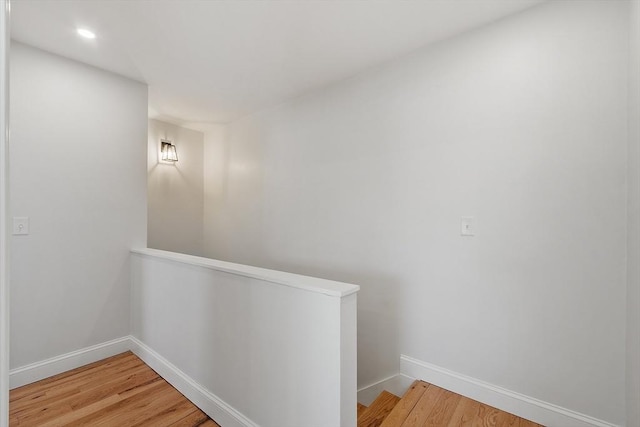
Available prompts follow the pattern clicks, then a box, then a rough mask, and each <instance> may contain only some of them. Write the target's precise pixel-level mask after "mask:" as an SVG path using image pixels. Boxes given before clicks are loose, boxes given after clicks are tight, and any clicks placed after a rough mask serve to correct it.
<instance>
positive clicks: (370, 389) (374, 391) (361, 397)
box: [358, 374, 414, 406]
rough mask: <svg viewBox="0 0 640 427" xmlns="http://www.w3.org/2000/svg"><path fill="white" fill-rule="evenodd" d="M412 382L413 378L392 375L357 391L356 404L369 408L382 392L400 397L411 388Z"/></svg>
mask: <svg viewBox="0 0 640 427" xmlns="http://www.w3.org/2000/svg"><path fill="white" fill-rule="evenodd" d="M413 381H414V378H410V377H407V376H406V375H402V374H396V375H392V376H390V377H389V378H385V379H383V380H381V381H377V382H375V383H373V384H370V385H368V386H366V387H362V388H361V389H359V390H358V402H359V403H362V404H363V405H364V406H369V405H371V402H373V401H374V400H375V399H376V397H378V395H379V394H380V393H382V391H383V390H386V391H388V392H389V393H393V394H395V395H396V396H400V397H402V396H403V395H404V393H405V392H406V391H407V390H408V389H409V387H411V383H413Z"/></svg>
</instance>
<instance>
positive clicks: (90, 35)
mask: <svg viewBox="0 0 640 427" xmlns="http://www.w3.org/2000/svg"><path fill="white" fill-rule="evenodd" d="M78 34H79V35H81V36H82V37H84V38H85V39H95V38H96V35H95V33H94V32H93V31H89V30H87V29H86V28H78Z"/></svg>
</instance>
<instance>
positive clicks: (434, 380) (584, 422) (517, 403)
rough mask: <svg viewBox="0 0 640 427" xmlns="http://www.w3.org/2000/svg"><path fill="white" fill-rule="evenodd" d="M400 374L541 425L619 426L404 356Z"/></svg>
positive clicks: (401, 358)
mask: <svg viewBox="0 0 640 427" xmlns="http://www.w3.org/2000/svg"><path fill="white" fill-rule="evenodd" d="M400 373H401V375H404V376H406V377H409V378H417V379H421V380H424V381H426V382H428V383H430V384H434V385H437V386H438V387H442V388H444V389H447V390H450V391H453V392H455V393H458V394H461V395H462V396H466V397H469V398H471V399H474V400H477V401H479V402H482V403H485V404H487V405H490V406H493V407H495V408H498V409H501V410H503V411H506V412H510V413H512V414H515V415H518V416H519V417H522V418H526V419H528V420H531V421H535V422H537V423H539V424H542V425H545V426H563V427H619V426H616V425H614V424H611V423H608V422H606V421H602V420H598V419H596V418H593V417H590V416H588V415H584V414H581V413H578V412H575V411H572V410H570V409H566V408H562V407H560V406H557V405H553V404H551V403H548V402H543V401H541V400H538V399H535V398H532V397H529V396H525V395H523V394H520V393H516V392H513V391H511V390H507V389H505V388H502V387H498V386H495V385H493V384H489V383H486V382H484V381H480V380H477V379H475V378H471V377H468V376H466V375H462V374H459V373H457V372H452V371H449V370H448V369H444V368H441V367H439V366H436V365H432V364H430V363H427V362H423V361H420V360H417V359H414V358H412V357H409V356H405V355H402V356H401V357H400Z"/></svg>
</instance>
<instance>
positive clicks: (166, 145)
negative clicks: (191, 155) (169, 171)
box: [160, 140, 178, 162]
mask: <svg viewBox="0 0 640 427" xmlns="http://www.w3.org/2000/svg"><path fill="white" fill-rule="evenodd" d="M160 143H161V145H160V154H161V157H160V159H161V160H163V161H165V162H177V161H178V152H177V151H176V146H175V145H173V144H172V143H171V141H165V140H160Z"/></svg>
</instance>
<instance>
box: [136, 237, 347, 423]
mask: <svg viewBox="0 0 640 427" xmlns="http://www.w3.org/2000/svg"><path fill="white" fill-rule="evenodd" d="M131 277H132V333H133V335H134V336H135V338H136V339H138V340H139V341H141V342H142V343H143V345H144V347H146V349H145V348H142V349H140V350H136V352H137V354H139V355H141V357H143V359H144V360H145V361H147V363H149V364H150V366H151V367H152V368H154V369H156V370H157V371H158V372H159V373H160V374H161V375H163V377H165V378H166V379H167V380H168V381H170V382H172V383H173V384H174V386H176V387H177V388H178V389H179V390H180V391H181V392H182V393H184V394H185V395H186V396H187V397H188V398H190V399H192V400H193V401H194V402H195V403H196V404H198V406H199V407H200V408H202V409H203V410H204V411H206V412H207V413H208V414H209V415H210V416H211V417H212V418H213V419H215V420H216V421H217V422H218V423H220V424H221V425H225V426H235V425H245V426H246V425H259V426H263V427H301V426H308V427H338V426H341V427H355V425H356V359H355V352H356V348H355V342H356V319H355V316H356V292H357V291H358V288H357V286H353V285H349V284H346V283H335V282H329V281H326V280H321V279H316V278H310V277H302V276H298V275H294V274H289V273H282V272H277V271H269V270H264V269H258V268H254V267H248V266H243V265H234V264H230V263H225V262H220V261H214V260H209V259H205V258H199V257H193V256H188V255H182V254H175V253H169V252H163V251H156V250H152V249H142V250H136V253H135V254H134V255H133V258H132V275H131ZM141 347H142V346H141ZM149 350H150V351H149ZM158 356H159V357H158ZM163 359H164V360H166V361H167V362H168V363H163ZM170 365H172V366H173V369H171V368H169V369H167V368H168V367H169V366H170ZM176 370H179V371H180V372H181V373H182V375H176ZM185 375H186V376H187V377H189V378H190V379H191V380H192V381H195V383H197V384H198V385H199V387H200V392H198V389H197V388H194V387H189V386H188V384H186V382H185V381H184V380H182V379H181V378H180V377H184V376H185ZM202 387H204V390H202ZM211 393H213V395H214V396H211ZM221 401H222V402H224V405H221V404H220V402H221ZM225 406H226V407H228V406H231V407H232V408H233V410H231V411H229V410H227V411H225V410H224V408H225ZM238 413H239V414H240V415H239V416H238V415H237V414H238ZM234 415H236V416H234ZM247 419H248V420H249V422H245V423H243V422H242V421H243V420H247ZM237 420H240V422H238V421H237ZM252 423H255V424H252Z"/></svg>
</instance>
